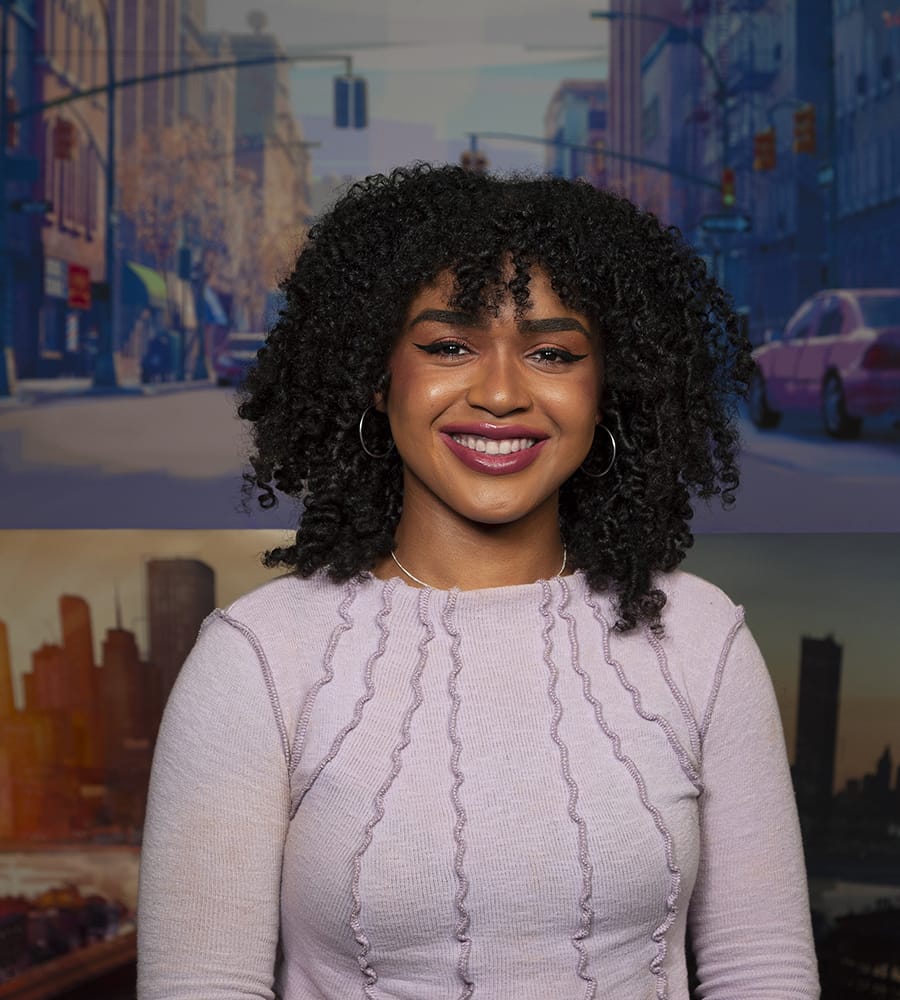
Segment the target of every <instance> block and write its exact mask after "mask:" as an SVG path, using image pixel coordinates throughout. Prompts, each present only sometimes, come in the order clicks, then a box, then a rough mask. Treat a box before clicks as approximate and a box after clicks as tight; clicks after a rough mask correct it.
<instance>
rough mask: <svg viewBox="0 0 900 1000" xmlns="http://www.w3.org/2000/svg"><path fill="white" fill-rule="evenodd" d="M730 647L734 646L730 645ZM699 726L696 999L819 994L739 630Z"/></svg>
mask: <svg viewBox="0 0 900 1000" xmlns="http://www.w3.org/2000/svg"><path fill="white" fill-rule="evenodd" d="M732 639H733V641H732ZM729 643H730V648H728V646H727V645H726V649H725V650H724V651H723V654H722V657H723V658H722V662H721V663H720V665H719V671H718V672H717V675H716V682H715V685H714V687H713V693H712V695H711V697H710V702H709V705H708V707H707V711H706V714H705V718H704V723H703V756H702V777H703V784H704V791H703V794H702V796H701V798H700V867H699V871H698V876H697V883H696V887H695V890H694V893H693V895H692V898H691V903H690V910H689V923H690V928H691V938H692V941H693V946H694V953H695V956H696V959H697V968H698V976H699V980H700V987H699V991H698V992H699V996H700V997H702V998H704V1000H748V998H758V1000H810V998H815V997H818V996H819V985H818V974H817V966H816V956H815V950H814V947H813V941H812V927H811V920H810V913H809V894H808V888H807V882H806V872H805V867H804V861H803V847H802V844H801V840H800V827H799V823H798V819H797V809H796V805H795V801H794V794H793V788H792V784H791V777H790V771H789V769H788V762H787V755H786V753H785V744H784V734H783V732H782V727H781V719H780V716H779V714H778V706H777V703H776V701H775V693H774V690H773V688H772V683H771V680H770V678H769V674H768V671H767V669H766V666H765V663H764V662H763V658H762V655H761V653H760V651H759V648H758V647H757V645H756V642H755V641H754V639H753V637H752V636H751V634H750V632H749V630H748V629H747V627H746V626H743V625H740V624H739V625H737V626H736V631H735V632H733V633H732V635H731V636H730V637H729Z"/></svg>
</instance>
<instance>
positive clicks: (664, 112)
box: [635, 28, 706, 231]
mask: <svg viewBox="0 0 900 1000" xmlns="http://www.w3.org/2000/svg"><path fill="white" fill-rule="evenodd" d="M701 85H702V69H701V66H700V57H699V54H698V52H697V48H696V46H695V45H694V44H692V43H691V42H690V40H689V38H688V37H687V35H686V29H678V28H668V29H666V31H665V32H664V33H663V34H662V35H661V36H660V37H659V38H658V39H657V41H656V42H655V44H654V45H653V46H652V47H651V48H650V50H649V51H648V52H647V54H646V55H645V56H644V58H643V59H642V60H641V102H642V108H641V155H642V156H643V157H644V158H646V159H648V160H653V161H655V162H657V163H664V164H667V165H668V166H669V167H671V168H672V171H677V173H675V172H667V171H665V170H652V169H644V170H641V171H640V172H639V173H637V174H636V175H635V180H636V184H637V190H636V192H635V193H636V196H637V199H638V201H639V203H640V204H641V206H642V207H643V208H646V209H648V210H649V211H651V212H653V213H654V214H655V215H656V216H658V217H659V218H660V219H662V220H663V221H664V222H666V223H667V224H670V225H675V226H678V227H679V228H680V229H682V230H683V231H687V230H692V229H694V228H695V227H696V225H697V221H698V217H699V213H700V201H699V198H700V194H701V190H702V189H698V187H697V186H696V185H694V184H691V183H689V182H688V181H686V180H685V178H686V177H688V176H691V175H692V173H693V171H694V170H695V168H696V163H697V159H698V151H699V149H700V148H701V147H702V145H703V142H704V141H705V134H706V133H705V131H704V127H705V126H706V118H705V117H700V118H699V120H698V116H697V107H698V95H699V92H700V87H701Z"/></svg>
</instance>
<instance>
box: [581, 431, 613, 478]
mask: <svg viewBox="0 0 900 1000" xmlns="http://www.w3.org/2000/svg"><path fill="white" fill-rule="evenodd" d="M597 426H598V427H602V428H603V430H605V431H606V434H607V436H608V437H609V443H610V446H611V448H612V454H611V455H610V459H609V461H608V462H607V463H606V466H605V467H604V469H603V471H602V472H588V470H587V469H586V468H585V467H584V462H582V463H581V465H579V466H578V469H579V471H580V472H583V473H584V474H585V475H586V476H587V477H588V479H602V478H603V477H604V476H605V475H606V474H607V473H608V472H609V470H610V469H611V468H612V467H613V466H614V465H615V464H616V439H615V437H614V436H613V432H612V431H611V430H610V429H609V428H608V427H607V426H606V424H597Z"/></svg>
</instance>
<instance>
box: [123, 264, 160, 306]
mask: <svg viewBox="0 0 900 1000" xmlns="http://www.w3.org/2000/svg"><path fill="white" fill-rule="evenodd" d="M123 270H124V274H123V277H124V281H123V287H122V298H123V299H124V300H125V301H126V302H134V303H136V304H139V305H147V306H152V307H153V308H155V309H164V308H165V305H166V283H165V281H164V280H163V276H162V275H161V274H160V273H159V271H154V270H153V268H152V267H146V266H145V265H144V264H135V263H134V261H129V262H128V263H127V264H126V266H125V268H124V269H123Z"/></svg>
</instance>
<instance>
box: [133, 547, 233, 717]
mask: <svg viewBox="0 0 900 1000" xmlns="http://www.w3.org/2000/svg"><path fill="white" fill-rule="evenodd" d="M215 606H216V577H215V573H214V572H213V570H212V568H211V567H209V566H207V565H206V563H204V562H200V560H199V559H150V560H148V562H147V620H148V628H149V633H150V635H149V638H150V656H149V659H150V666H151V667H152V668H153V669H154V670H156V671H157V676H158V678H159V698H160V705H162V704H164V702H165V699H166V698H168V696H169V692H170V691H171V690H172V685H173V684H174V683H175V678H176V677H177V676H178V671H179V670H181V665H182V664H183V663H184V661H185V658H186V657H187V655H188V653H189V652H190V650H191V647H192V646H193V645H194V642H195V641H196V639H197V634H198V632H199V631H200V626H201V624H202V623H203V619H204V618H206V616H207V615H208V614H209V613H210V612H211V611H212V610H213V609H214V608H215Z"/></svg>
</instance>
